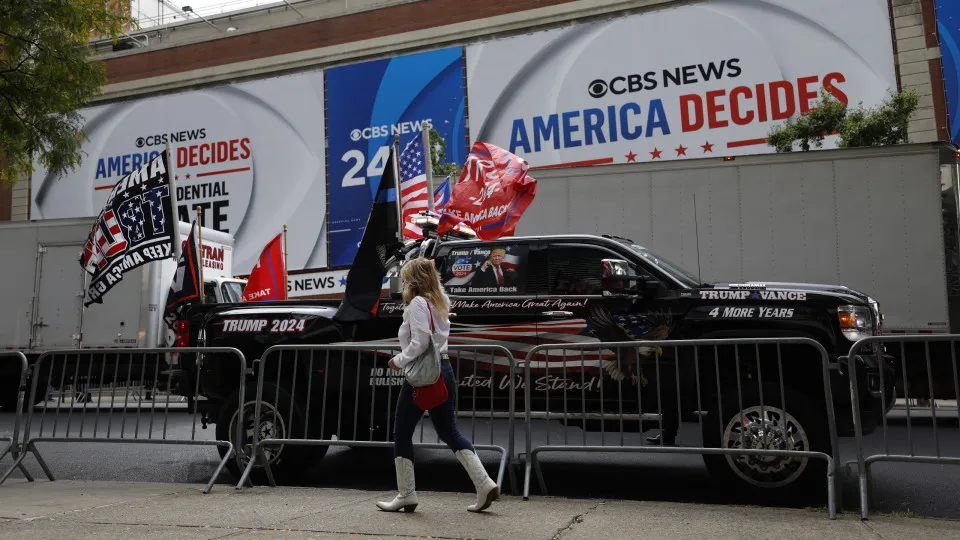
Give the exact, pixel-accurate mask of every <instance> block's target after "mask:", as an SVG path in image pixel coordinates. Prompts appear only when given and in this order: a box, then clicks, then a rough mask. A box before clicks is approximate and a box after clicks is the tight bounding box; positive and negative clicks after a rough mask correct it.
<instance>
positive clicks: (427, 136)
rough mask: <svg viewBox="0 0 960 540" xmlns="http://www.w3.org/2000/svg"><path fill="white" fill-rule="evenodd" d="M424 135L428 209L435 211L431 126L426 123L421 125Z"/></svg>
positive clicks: (424, 168) (424, 167)
mask: <svg viewBox="0 0 960 540" xmlns="http://www.w3.org/2000/svg"><path fill="white" fill-rule="evenodd" d="M421 132H422V133H421V135H422V136H423V154H424V155H423V171H424V172H425V173H426V175H427V209H428V210H429V211H430V212H431V213H433V212H434V208H433V205H434V201H433V159H431V157H430V151H431V148H430V126H429V125H427V124H426V123H424V124H423V125H422V127H421Z"/></svg>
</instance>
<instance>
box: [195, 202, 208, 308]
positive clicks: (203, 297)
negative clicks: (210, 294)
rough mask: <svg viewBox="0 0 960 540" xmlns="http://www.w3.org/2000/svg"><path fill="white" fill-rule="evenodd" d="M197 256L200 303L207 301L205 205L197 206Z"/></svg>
mask: <svg viewBox="0 0 960 540" xmlns="http://www.w3.org/2000/svg"><path fill="white" fill-rule="evenodd" d="M197 225H199V226H198V227H197V243H198V244H199V246H197V257H198V258H199V259H200V276H199V277H200V303H201V304H206V303H207V296H206V294H204V292H203V207H202V206H197Z"/></svg>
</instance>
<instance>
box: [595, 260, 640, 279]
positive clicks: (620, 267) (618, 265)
mask: <svg viewBox="0 0 960 540" xmlns="http://www.w3.org/2000/svg"><path fill="white" fill-rule="evenodd" d="M600 265H601V267H602V273H601V277H602V278H603V279H611V278H614V279H616V278H620V279H627V278H629V277H631V274H633V272H632V270H631V268H630V263H628V262H627V261H622V260H620V259H603V260H602V261H600Z"/></svg>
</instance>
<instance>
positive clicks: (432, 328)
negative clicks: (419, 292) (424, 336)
mask: <svg viewBox="0 0 960 540" xmlns="http://www.w3.org/2000/svg"><path fill="white" fill-rule="evenodd" d="M424 300H426V301H427V313H429V314H430V332H431V333H434V334H435V333H436V332H437V328H436V327H435V326H434V325H433V309H432V308H431V307H430V301H429V300H427V299H426V298H424Z"/></svg>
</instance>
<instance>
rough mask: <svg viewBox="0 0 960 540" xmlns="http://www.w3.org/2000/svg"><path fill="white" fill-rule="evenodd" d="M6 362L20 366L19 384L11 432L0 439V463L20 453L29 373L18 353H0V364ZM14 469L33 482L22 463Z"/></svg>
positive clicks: (21, 356)
mask: <svg viewBox="0 0 960 540" xmlns="http://www.w3.org/2000/svg"><path fill="white" fill-rule="evenodd" d="M6 362H17V363H19V364H20V382H19V383H18V384H17V409H16V411H14V413H13V431H12V433H11V434H10V436H9V437H6V436H4V437H0V445H3V446H0V448H3V451H2V452H0V461H3V458H5V457H7V454H12V455H13V459H14V460H16V459H17V457H18V455H19V453H20V452H19V450H20V426H21V424H22V422H23V394H24V390H25V389H26V386H27V373H28V371H29V367H28V366H27V357H26V356H24V355H23V353H22V352H20V351H0V363H6ZM16 468H19V469H20V472H22V473H23V476H24V478H26V479H27V480H28V481H30V482H32V481H33V476H31V475H30V471H28V470H27V468H26V467H24V466H23V464H22V463H20V464H15V465H14V466H12V467H10V471H13V470H14V469H16Z"/></svg>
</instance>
